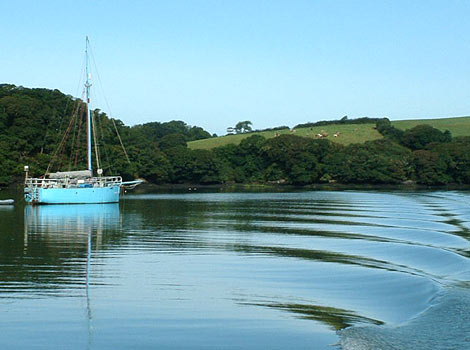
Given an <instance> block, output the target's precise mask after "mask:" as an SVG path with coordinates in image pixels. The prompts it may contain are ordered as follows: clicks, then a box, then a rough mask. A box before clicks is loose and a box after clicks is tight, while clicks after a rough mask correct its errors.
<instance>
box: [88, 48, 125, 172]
mask: <svg viewBox="0 0 470 350" xmlns="http://www.w3.org/2000/svg"><path fill="white" fill-rule="evenodd" d="M89 48H90V54H91V61H92V62H93V65H94V66H95V72H96V76H97V77H98V85H99V87H100V89H101V94H102V95H103V99H104V102H105V104H106V107H107V108H108V111H109V113H110V115H113V113H112V111H111V107H110V106H109V103H108V99H107V98H106V94H105V93H104V88H103V83H102V82H101V76H100V73H99V70H98V65H97V64H96V60H95V55H94V54H93V49H92V47H91V46H89ZM110 119H111V121H112V122H113V126H114V130H115V131H116V135H117V137H118V139H119V143H120V144H121V148H122V150H123V152H124V155H125V156H126V159H127V162H128V163H129V164H130V163H131V160H130V159H129V155H128V154H127V151H126V147H124V143H123V142H122V138H121V135H120V134H119V131H118V128H117V126H116V122H115V121H114V118H112V117H110Z"/></svg>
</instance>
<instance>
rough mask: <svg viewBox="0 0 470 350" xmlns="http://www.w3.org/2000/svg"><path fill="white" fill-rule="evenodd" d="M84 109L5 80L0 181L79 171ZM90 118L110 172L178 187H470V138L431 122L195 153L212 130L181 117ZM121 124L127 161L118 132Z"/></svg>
mask: <svg viewBox="0 0 470 350" xmlns="http://www.w3.org/2000/svg"><path fill="white" fill-rule="evenodd" d="M82 105H83V104H82V102H81V101H80V100H76V99H74V98H72V97H71V96H67V95H64V94H62V93H61V92H60V91H58V90H46V89H27V88H22V87H16V86H13V85H1V86H0V167H1V169H2V172H0V185H8V184H11V183H14V182H20V181H21V180H22V177H23V165H25V164H29V165H30V167H31V170H32V175H37V176H40V175H43V174H44V173H45V171H46V169H47V167H48V166H49V165H50V164H51V163H52V164H53V166H54V167H62V168H64V167H65V168H67V169H72V168H73V167H77V168H80V167H82V168H83V167H84V165H85V158H84V157H83V156H78V153H81V152H78V151H80V150H81V148H83V147H84V144H85V140H84V137H85V136H83V135H82V136H79V135H78V133H77V130H79V129H80V127H81V124H80V120H81V119H76V120H75V124H70V122H67V120H69V119H70V118H69V117H70V116H71V115H73V112H74V110H76V109H77V108H78V109H80V108H82V107H83V106H82ZM77 106H78V107H77ZM80 106H81V107H80ZM94 115H95V119H96V120H97V128H96V133H97V134H98V137H97V140H98V143H99V144H100V149H101V159H102V163H103V166H102V167H103V169H104V171H105V174H121V175H123V177H124V178H126V179H127V178H136V177H139V178H144V179H146V180H147V181H149V182H152V183H174V184H176V183H193V184H223V183H286V184H293V185H307V184H314V183H331V182H337V183H345V184H348V183H350V184H399V183H403V182H405V181H413V182H416V183H419V184H425V185H442V184H448V183H459V184H470V138H469V137H463V138H452V136H451V134H450V133H449V132H448V131H446V132H441V131H439V130H437V129H435V128H432V127H431V126H428V125H419V126H416V127H414V128H412V129H409V130H406V131H402V130H399V129H396V128H394V127H393V126H392V125H391V123H390V121H389V120H388V119H385V118H384V119H375V121H376V125H377V130H378V131H379V132H380V133H381V134H382V135H383V136H384V137H383V138H382V139H380V140H376V141H371V142H366V143H364V144H351V145H348V146H343V145H340V144H337V143H333V142H330V141H329V140H327V139H311V138H305V137H299V136H295V135H292V134H290V135H280V136H278V137H274V138H270V139H265V138H264V137H262V136H259V135H253V136H250V137H248V138H246V139H244V140H243V141H242V142H241V143H240V144H239V145H233V144H229V145H226V146H222V147H218V148H214V149H212V150H191V149H189V148H188V147H187V142H189V141H191V140H197V139H203V138H208V137H211V135H210V134H209V133H208V132H207V131H205V130H203V129H202V128H200V127H195V126H189V125H187V124H186V123H184V122H182V121H171V122H167V123H157V122H154V123H147V124H142V125H136V126H133V127H129V126H125V125H124V124H123V123H122V122H121V121H119V120H113V119H111V118H109V117H108V116H106V114H105V113H102V112H101V111H99V110H96V111H95V114H94ZM343 119H344V118H343ZM370 119H371V118H368V119H367V121H368V122H370ZM343 122H344V123H346V122H348V123H349V122H350V123H353V122H352V121H350V120H346V119H344V120H343ZM116 129H117V130H118V132H119V134H120V135H121V137H122V141H123V143H124V144H125V145H126V149H127V156H128V157H129V159H130V160H131V162H130V163H129V162H128V161H127V156H126V154H125V153H124V152H123V151H122V149H121V146H120V142H119V140H118V139H117V138H116V137H115V131H116ZM67 130H69V131H68V132H69V136H70V139H72V141H73V142H74V144H75V146H74V144H73V142H70V143H63V145H62V150H61V152H60V153H59V152H57V146H58V145H59V144H61V142H62V140H63V138H62V135H63V134H64V132H67ZM51 161H52V162H51ZM51 170H56V169H51Z"/></svg>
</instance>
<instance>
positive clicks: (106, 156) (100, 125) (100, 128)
mask: <svg viewBox="0 0 470 350" xmlns="http://www.w3.org/2000/svg"><path fill="white" fill-rule="evenodd" d="M102 119H104V116H103V117H100V118H98V119H97V126H98V128H99V131H100V137H101V142H102V144H103V150H104V156H105V158H106V161H107V162H108V166H107V168H109V169H111V173H114V169H113V167H112V165H111V164H112V163H111V162H110V160H109V155H108V148H107V147H106V146H107V144H106V142H105V140H104V131H103V120H102Z"/></svg>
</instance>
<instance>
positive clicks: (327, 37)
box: [0, 0, 470, 134]
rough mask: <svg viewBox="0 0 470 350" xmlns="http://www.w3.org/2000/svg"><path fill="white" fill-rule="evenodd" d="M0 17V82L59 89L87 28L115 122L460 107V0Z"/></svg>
mask: <svg viewBox="0 0 470 350" xmlns="http://www.w3.org/2000/svg"><path fill="white" fill-rule="evenodd" d="M0 23H1V39H0V40H1V49H0V50H1V51H0V82H5V83H13V84H15V85H23V86H26V87H46V88H51V89H52V88H56V89H59V90H61V91H62V92H64V93H67V94H71V95H77V92H78V94H79V95H80V92H81V90H78V89H77V84H78V82H79V74H80V70H81V67H82V62H83V51H84V42H85V36H86V35H89V37H90V40H91V43H92V47H93V51H94V57H95V60H96V63H97V66H98V69H99V75H100V77H101V81H102V83H103V87H104V91H105V94H106V97H107V100H108V101H109V105H110V107H111V112H112V116H113V117H115V118H119V119H121V120H122V121H123V122H124V123H126V124H127V125H134V124H140V123H144V122H150V121H168V120H173V119H178V120H184V121H185V122H187V123H188V124H190V125H198V126H202V127H204V128H205V129H207V130H208V131H210V132H212V133H214V132H216V133H218V134H222V133H224V132H225V129H226V128H227V127H228V126H233V125H235V124H236V123H237V122H238V121H240V120H251V121H252V122H253V126H254V127H255V128H267V127H274V126H279V125H289V126H294V125H295V124H298V123H303V122H308V121H318V120H324V119H337V118H341V117H342V116H344V115H348V116H349V117H350V118H354V117H359V116H388V117H389V118H390V119H392V120H394V119H412V118H413V119H414V118H428V117H429V118H435V117H444V116H461V115H469V114H470V1H452V0H442V1H431V0H422V1H420V0H406V1H400V0H393V1H380V0H374V1H355V0H349V1H334V0H325V1H314V0H309V1H300V0H299V1H296V0H291V1H287V0H286V1H275V0H269V1H268V0H267V1H257V0H247V1H244V0H231V1H224V0H214V1H210V0H207V1H203V0H201V1H197V0H193V1H189V0H188V1H177V0H168V1H157V0H154V1H139V0H135V1H130V0H129V1H119V0H109V1H103V0H101V1H100V0H94V1H72V0H70V1H68V0H61V1H47V0H42V1H32V0H31V1H22V0H18V1H2V2H1V3H0ZM95 80H96V79H95ZM96 84H97V83H96ZM96 84H95V85H96ZM96 107H100V108H101V109H103V110H104V111H106V112H108V113H109V112H110V111H109V110H108V108H107V106H106V104H105V103H104V102H102V101H101V102H100V101H98V102H97V105H96Z"/></svg>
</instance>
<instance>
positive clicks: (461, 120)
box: [392, 117, 470, 137]
mask: <svg viewBox="0 0 470 350" xmlns="http://www.w3.org/2000/svg"><path fill="white" fill-rule="evenodd" d="M419 124H428V125H431V126H432V127H434V128H436V129H439V130H441V131H446V130H449V131H450V132H451V134H452V136H453V137H457V136H470V117H456V118H439V119H416V120H397V121H392V125H393V126H394V127H396V128H398V129H402V130H406V129H411V128H412V127H414V126H416V125H419Z"/></svg>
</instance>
